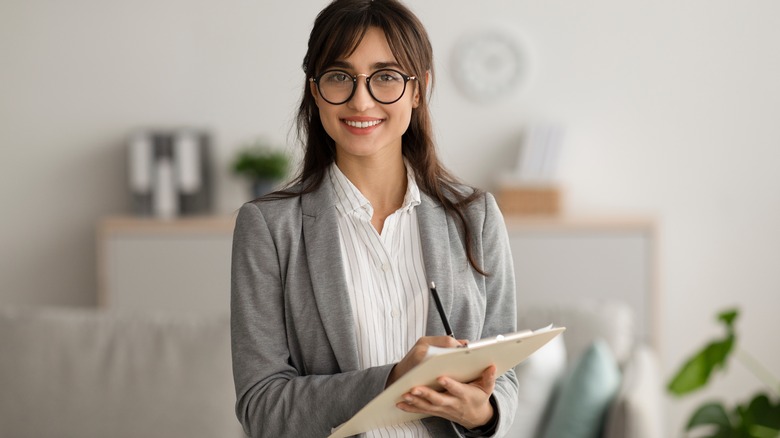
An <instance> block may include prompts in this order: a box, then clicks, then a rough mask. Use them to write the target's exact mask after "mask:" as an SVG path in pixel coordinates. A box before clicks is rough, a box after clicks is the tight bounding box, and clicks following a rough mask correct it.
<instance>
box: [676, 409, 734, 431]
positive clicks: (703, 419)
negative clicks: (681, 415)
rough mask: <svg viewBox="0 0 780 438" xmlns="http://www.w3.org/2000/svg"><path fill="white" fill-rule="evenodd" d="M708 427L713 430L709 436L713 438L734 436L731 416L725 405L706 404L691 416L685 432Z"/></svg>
mask: <svg viewBox="0 0 780 438" xmlns="http://www.w3.org/2000/svg"><path fill="white" fill-rule="evenodd" d="M703 426H705V427H708V428H709V429H711V430H712V432H711V434H709V435H708V436H709V437H711V438H728V437H730V436H731V435H732V433H731V432H732V430H733V429H732V425H731V420H730V419H729V415H728V414H727V413H726V410H725V409H724V408H723V405H722V404H720V403H716V402H710V403H705V404H703V405H701V406H700V407H699V409H697V410H696V412H694V413H693V415H691V419H690V420H688V425H687V426H686V427H685V430H687V431H690V430H691V429H694V428H698V427H703Z"/></svg>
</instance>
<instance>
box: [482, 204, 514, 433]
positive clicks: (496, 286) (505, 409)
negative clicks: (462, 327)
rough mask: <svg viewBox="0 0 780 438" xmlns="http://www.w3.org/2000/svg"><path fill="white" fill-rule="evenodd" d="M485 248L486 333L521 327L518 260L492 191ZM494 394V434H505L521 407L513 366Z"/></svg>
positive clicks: (486, 220) (487, 209)
mask: <svg viewBox="0 0 780 438" xmlns="http://www.w3.org/2000/svg"><path fill="white" fill-rule="evenodd" d="M482 251H483V259H484V261H483V262H482V263H483V264H482V266H483V269H485V270H486V271H488V274H489V275H488V276H487V277H486V278H485V291H486V307H485V324H484V327H483V329H482V336H483V337H490V336H496V335H499V334H502V333H509V332H514V331H516V330H517V307H516V304H515V296H516V291H515V274H514V263H513V262H512V252H511V251H510V248H509V235H508V234H507V231H506V225H505V224H504V217H503V215H502V214H501V211H500V210H499V209H498V205H497V204H496V200H495V198H493V195H491V194H490V193H487V194H486V195H485V223H484V226H483V228H482ZM493 397H494V399H495V401H496V404H497V405H498V415H499V417H498V424H497V427H496V429H495V433H494V434H493V436H504V435H506V434H507V433H508V431H509V427H510V426H511V425H512V421H513V420H514V417H515V409H516V408H517V377H516V376H515V372H514V370H513V369H510V370H509V371H507V372H506V373H504V374H503V375H501V376H500V377H499V378H498V379H496V387H495V389H494V390H493Z"/></svg>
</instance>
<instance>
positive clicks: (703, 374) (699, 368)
mask: <svg viewBox="0 0 780 438" xmlns="http://www.w3.org/2000/svg"><path fill="white" fill-rule="evenodd" d="M733 346H734V334H733V333H732V334H729V336H727V337H726V338H725V339H723V340H720V341H713V342H710V343H709V344H708V345H707V346H706V347H704V349H702V350H701V351H699V352H698V353H696V354H695V355H694V356H693V357H691V358H690V359H688V361H687V362H686V363H685V364H684V365H683V366H682V368H680V371H678V372H677V375H675V376H674V377H673V378H672V380H671V381H670V382H669V386H668V389H669V391H670V392H671V393H673V394H675V395H683V394H687V393H689V392H692V391H695V390H697V389H699V388H701V387H703V386H704V385H706V384H707V382H708V381H709V379H710V375H711V374H712V372H713V371H714V370H715V369H717V368H723V367H724V366H725V364H726V359H728V357H729V355H730V354H731V350H732V347H733Z"/></svg>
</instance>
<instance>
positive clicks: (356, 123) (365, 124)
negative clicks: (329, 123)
mask: <svg viewBox="0 0 780 438" xmlns="http://www.w3.org/2000/svg"><path fill="white" fill-rule="evenodd" d="M383 121H384V120H382V119H375V120H364V121H360V120H346V119H344V120H343V122H344V123H345V124H346V125H347V126H351V127H353V128H360V129H365V128H371V127H373V126H376V125H378V124H380V123H382V122H383Z"/></svg>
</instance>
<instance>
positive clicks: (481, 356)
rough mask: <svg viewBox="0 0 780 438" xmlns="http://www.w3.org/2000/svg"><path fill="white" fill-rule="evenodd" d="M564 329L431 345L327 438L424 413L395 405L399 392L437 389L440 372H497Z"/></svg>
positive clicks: (465, 377)
mask: <svg viewBox="0 0 780 438" xmlns="http://www.w3.org/2000/svg"><path fill="white" fill-rule="evenodd" d="M564 330H566V328H565V327H552V326H550V327H545V328H543V329H539V330H535V331H529V330H526V331H522V332H516V333H510V334H507V335H499V336H496V337H494V338H486V339H481V340H479V341H476V342H473V343H470V344H469V345H468V346H467V347H463V348H431V349H430V350H429V353H428V357H427V358H426V359H425V360H424V361H422V362H421V363H420V364H419V365H417V366H416V367H414V368H412V369H411V370H410V371H409V372H408V373H406V374H404V375H403V376H401V378H400V379H398V380H396V381H395V382H394V383H393V384H392V385H390V386H389V387H387V388H386V389H385V390H384V391H382V393H381V394H379V395H378V396H376V397H375V398H374V399H373V400H371V401H370V402H368V404H366V405H365V406H364V407H363V409H361V410H360V411H358V413H357V414H355V415H354V416H353V417H352V418H350V419H349V420H348V421H347V422H345V423H343V424H341V425H340V426H338V427H336V428H334V429H332V430H331V435H330V436H329V437H328V438H344V437H348V436H352V435H356V434H359V433H363V432H366V431H369V430H372V429H376V428H379V427H386V426H392V425H395V424H401V423H407V422H409V421H414V420H419V419H422V418H425V417H428V415H426V414H418V413H411V412H404V411H402V410H400V409H398V408H397V407H396V406H395V405H396V403H398V402H400V401H402V398H401V396H402V395H403V394H405V393H406V392H408V391H409V390H410V389H411V388H412V387H415V386H421V385H425V386H429V387H431V388H434V389H436V390H441V389H442V387H441V385H439V384H438V383H437V382H436V379H437V378H438V377H440V376H448V377H450V378H453V379H455V380H457V381H459V382H470V381H472V380H474V379H476V378H478V377H479V376H480V375H481V374H482V371H484V370H485V368H487V367H489V366H490V365H495V366H496V375H499V376H500V375H501V374H503V373H505V372H506V371H507V370H509V369H510V368H513V367H514V366H515V365H517V364H519V363H520V362H522V361H524V360H525V359H527V358H528V357H529V356H531V355H532V354H533V353H534V352H536V350H538V349H539V348H541V347H542V346H544V345H545V344H546V343H548V342H550V341H551V340H552V339H553V338H555V337H556V336H558V335H559V334H561V333H562V332H563V331H564Z"/></svg>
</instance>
